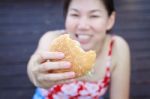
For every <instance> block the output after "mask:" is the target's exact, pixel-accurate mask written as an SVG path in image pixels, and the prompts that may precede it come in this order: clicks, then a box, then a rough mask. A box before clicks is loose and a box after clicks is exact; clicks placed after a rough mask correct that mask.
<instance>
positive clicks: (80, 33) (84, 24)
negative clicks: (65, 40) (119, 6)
mask: <svg viewBox="0 0 150 99" xmlns="http://www.w3.org/2000/svg"><path fill="white" fill-rule="evenodd" d="M111 21H112V18H110V17H109V16H108V14H107V10H106V9H105V6H104V5H103V3H102V2H101V1H100V0H72V1H71V3H70V6H69V9H68V13H67V16H66V24H65V25H66V31H67V32H68V33H70V35H71V37H72V38H73V39H75V40H77V41H79V42H80V44H81V47H82V48H83V49H84V50H90V49H93V50H98V49H99V47H101V46H102V44H103V43H104V39H105V37H106V31H107V30H109V29H111V27H112V22H111Z"/></svg>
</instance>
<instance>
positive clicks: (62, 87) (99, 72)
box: [28, 0, 130, 99]
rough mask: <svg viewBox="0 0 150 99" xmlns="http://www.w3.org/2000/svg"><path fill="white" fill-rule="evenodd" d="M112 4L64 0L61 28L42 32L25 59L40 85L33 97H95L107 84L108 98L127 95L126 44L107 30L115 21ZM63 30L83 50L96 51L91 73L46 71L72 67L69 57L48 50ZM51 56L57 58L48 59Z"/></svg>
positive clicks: (120, 98) (125, 98) (119, 98)
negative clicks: (62, 28) (27, 60)
mask: <svg viewBox="0 0 150 99" xmlns="http://www.w3.org/2000/svg"><path fill="white" fill-rule="evenodd" d="M113 6H114V5H113V0H66V1H65V7H64V11H65V12H64V14H65V29H64V30H61V31H60V30H58V31H50V32H47V33H45V34H44V36H43V37H42V38H41V39H40V41H39V45H38V48H37V50H36V51H35V53H34V54H33V55H32V57H31V59H30V61H29V63H28V74H29V78H30V79H31V81H32V82H33V84H34V85H35V86H37V87H40V88H38V89H37V93H35V95H34V97H33V98H34V99H43V98H48V99H60V98H61V99H98V98H102V97H103V95H104V94H105V93H106V91H107V89H108V87H109V85H111V86H110V99H129V82H130V51H129V47H128V44H127V42H126V41H125V40H124V39H123V38H122V37H120V36H117V35H111V34H109V33H108V31H110V30H111V29H112V28H113V26H114V23H115V13H116V12H115V10H114V7H113ZM66 33H67V34H69V35H70V37H71V38H72V39H74V40H76V41H78V42H79V43H80V46H81V48H82V49H83V50H85V51H89V50H94V51H95V52H96V56H97V57H96V61H95V63H94V66H93V68H92V70H93V71H92V75H89V74H85V75H83V76H81V77H78V78H75V72H73V71H71V70H70V71H65V72H59V73H56V72H49V71H53V70H57V69H66V68H68V69H69V68H71V67H73V63H72V62H71V61H64V60H63V59H64V58H65V55H66V54H65V53H63V52H61V51H59V52H54V51H50V50H49V46H50V44H51V42H52V41H53V40H54V39H55V38H56V37H58V36H60V35H62V34H66ZM59 43H61V42H59ZM69 50H71V48H70V49H69ZM54 59H55V60H58V61H49V60H54ZM47 60H48V61H47ZM120 83H121V85H120ZM93 89H95V90H93ZM68 90H69V92H68Z"/></svg>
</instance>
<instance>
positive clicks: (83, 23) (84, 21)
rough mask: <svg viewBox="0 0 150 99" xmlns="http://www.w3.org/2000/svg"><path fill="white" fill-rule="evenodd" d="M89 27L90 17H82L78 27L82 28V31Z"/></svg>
mask: <svg viewBox="0 0 150 99" xmlns="http://www.w3.org/2000/svg"><path fill="white" fill-rule="evenodd" d="M89 28H90V25H89V20H88V18H86V17H81V18H80V20H79V22H78V29H79V30H82V31H85V30H88V29H89Z"/></svg>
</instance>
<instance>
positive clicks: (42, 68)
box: [38, 61, 71, 72]
mask: <svg viewBox="0 0 150 99" xmlns="http://www.w3.org/2000/svg"><path fill="white" fill-rule="evenodd" d="M70 67H71V63H70V62H67V61H59V62H45V63H43V64H42V65H39V67H38V71H39V72H47V71H49V70H55V69H66V68H70Z"/></svg>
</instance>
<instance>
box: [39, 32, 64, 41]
mask: <svg viewBox="0 0 150 99" xmlns="http://www.w3.org/2000/svg"><path fill="white" fill-rule="evenodd" d="M64 33H65V30H53V31H48V32H46V33H44V34H43V36H42V37H41V38H40V40H45V39H49V38H55V37H57V36H59V35H61V34H64Z"/></svg>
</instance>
